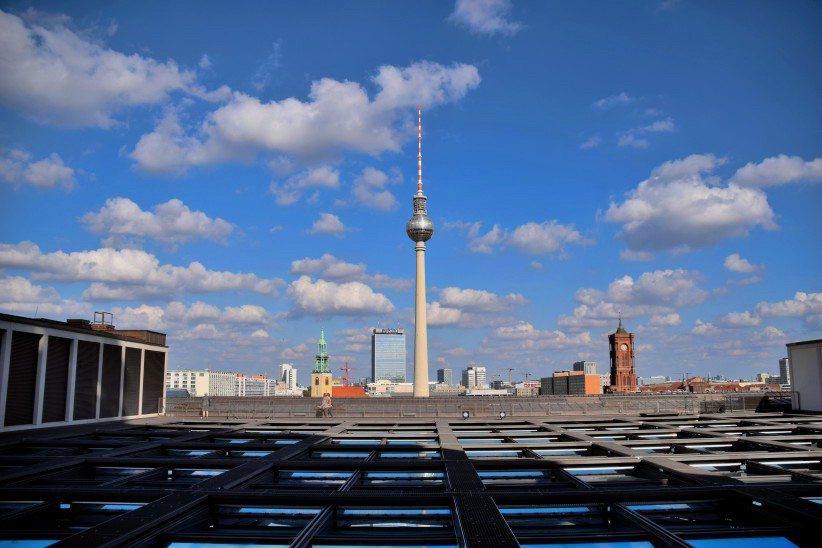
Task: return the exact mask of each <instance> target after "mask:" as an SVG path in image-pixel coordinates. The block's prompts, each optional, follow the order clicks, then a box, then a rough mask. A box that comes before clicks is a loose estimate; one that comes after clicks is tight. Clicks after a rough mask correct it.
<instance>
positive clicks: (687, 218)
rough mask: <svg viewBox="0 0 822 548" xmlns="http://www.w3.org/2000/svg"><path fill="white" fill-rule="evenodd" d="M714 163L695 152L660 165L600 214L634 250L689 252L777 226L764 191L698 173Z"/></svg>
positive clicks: (710, 156)
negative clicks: (721, 182)
mask: <svg viewBox="0 0 822 548" xmlns="http://www.w3.org/2000/svg"><path fill="white" fill-rule="evenodd" d="M717 163H718V162H717V159H716V158H715V157H714V156H713V155H694V156H690V157H688V158H685V159H683V160H680V161H678V163H671V162H669V163H667V164H663V165H662V166H659V167H658V168H656V169H655V170H654V172H653V173H652V175H651V177H650V178H649V179H647V180H645V181H642V182H641V183H640V184H639V186H638V187H637V188H636V189H635V190H633V191H631V192H630V193H628V198H627V199H626V200H625V201H624V202H622V203H621V204H617V203H615V202H611V204H610V207H609V208H608V210H607V212H606V213H605V217H604V219H605V220H606V221H608V222H612V223H619V224H621V225H622V230H621V231H620V232H619V234H618V237H619V238H621V239H623V240H625V242H626V243H627V244H628V247H629V248H630V249H631V250H633V251H656V250H664V249H668V250H671V251H687V250H689V249H693V248H700V247H707V246H710V245H713V244H716V243H717V242H719V241H721V240H723V239H726V238H731V237H735V236H744V235H746V234H747V233H748V232H749V231H750V230H752V229H754V228H756V227H757V226H761V227H763V228H765V229H775V228H777V227H776V224H775V223H774V221H773V211H772V210H771V207H770V205H768V200H767V198H766V197H765V194H764V193H763V192H762V191H760V190H758V189H753V188H742V187H740V186H738V185H736V184H734V183H729V184H728V185H727V186H721V185H716V184H712V183H711V182H709V181H706V180H704V179H703V177H702V176H701V174H700V172H702V171H710V170H711V169H713V167H714V166H715V165H717Z"/></svg>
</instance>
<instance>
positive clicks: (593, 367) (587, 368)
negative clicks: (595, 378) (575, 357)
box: [574, 361, 597, 375]
mask: <svg viewBox="0 0 822 548" xmlns="http://www.w3.org/2000/svg"><path fill="white" fill-rule="evenodd" d="M574 371H582V372H583V373H585V374H586V375H596V374H597V362H589V361H581V362H574Z"/></svg>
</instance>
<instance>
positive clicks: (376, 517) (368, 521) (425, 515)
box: [335, 507, 452, 533]
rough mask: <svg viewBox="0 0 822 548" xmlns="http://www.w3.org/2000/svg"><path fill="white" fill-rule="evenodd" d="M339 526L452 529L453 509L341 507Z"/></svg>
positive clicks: (354, 527) (343, 527) (338, 511)
mask: <svg viewBox="0 0 822 548" xmlns="http://www.w3.org/2000/svg"><path fill="white" fill-rule="evenodd" d="M335 525H336V526H337V527H338V528H341V529H365V530H367V529H379V530H382V529H399V530H407V529H422V530H428V532H430V533H433V532H434V530H440V531H443V530H447V531H449V532H450V531H451V530H452V523H451V510H450V509H448V508H442V507H430V508H419V507H408V508H395V507H392V508H361V507H344V508H340V509H338V510H337V517H336V521H335ZM420 532H422V531H420Z"/></svg>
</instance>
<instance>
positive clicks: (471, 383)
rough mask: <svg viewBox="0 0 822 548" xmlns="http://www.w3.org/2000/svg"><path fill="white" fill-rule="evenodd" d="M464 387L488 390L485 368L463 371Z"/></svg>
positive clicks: (472, 368)
mask: <svg viewBox="0 0 822 548" xmlns="http://www.w3.org/2000/svg"><path fill="white" fill-rule="evenodd" d="M462 385H463V386H464V387H465V388H488V385H487V384H485V368H484V367H469V368H468V369H463V370H462Z"/></svg>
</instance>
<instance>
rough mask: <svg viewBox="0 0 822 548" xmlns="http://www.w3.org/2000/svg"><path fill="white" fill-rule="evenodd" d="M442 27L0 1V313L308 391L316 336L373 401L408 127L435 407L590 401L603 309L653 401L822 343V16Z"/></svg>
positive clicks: (481, 16)
mask: <svg viewBox="0 0 822 548" xmlns="http://www.w3.org/2000/svg"><path fill="white" fill-rule="evenodd" d="M459 4H460V6H461V7H460V8H459V9H457V8H458V7H457V6H456V5H455V4H454V3H450V2H422V3H420V4H419V5H414V6H411V5H401V4H386V5H380V4H373V3H368V4H366V3H358V2H353V3H350V4H347V5H334V4H327V3H319V4H316V5H314V6H312V5H311V4H310V3H308V4H307V3H293V4H292V3H278V4H276V5H269V4H267V3H254V4H249V6H248V9H243V10H234V9H229V7H227V6H221V5H216V6H214V8H213V9H212V10H202V9H199V4H197V3H193V2H179V3H174V4H173V5H165V4H160V3H151V2H148V3H142V4H139V5H110V4H108V3H103V2H88V3H83V4H62V3H52V2H27V1H22V0H21V1H17V2H6V3H4V5H3V7H2V11H0V31H1V32H0V46H2V48H3V50H4V51H5V52H7V53H8V55H6V56H5V57H4V58H3V60H2V61H0V74H2V76H3V78H0V127H2V131H0V192H1V193H2V197H3V203H4V205H5V207H3V209H2V211H3V217H4V221H3V225H2V226H3V238H2V239H0V311H2V312H7V313H10V314H19V315H22V316H28V317H35V316H36V317H46V318H52V319H56V320H65V319H66V318H74V317H81V318H91V316H92V314H93V312H94V311H97V310H106V311H111V312H113V314H114V323H115V324H116V325H117V327H118V328H129V327H133V328H143V329H152V330H156V331H161V332H164V333H168V341H169V345H170V347H171V352H170V354H169V356H170V359H169V367H170V368H171V369H204V368H210V369H214V370H223V371H253V372H255V373H262V374H267V375H269V377H275V376H276V375H277V368H278V366H279V365H280V364H281V363H283V362H289V363H293V364H294V366H295V368H296V369H297V370H298V371H299V375H300V378H299V379H298V380H299V382H300V384H302V385H305V386H307V385H308V384H309V374H310V372H311V369H312V365H313V362H314V357H315V356H314V354H315V349H316V343H317V338H316V333H318V331H319V329H320V328H321V327H322V326H325V333H326V337H327V343H328V353H329V365H330V368H331V371H332V372H334V374H335V375H336V374H337V371H338V368H339V367H340V366H342V365H343V364H344V363H345V362H346V361H347V362H349V363H350V364H351V366H352V367H356V368H357V369H358V371H360V372H363V371H366V370H368V369H369V365H370V360H371V358H370V352H371V349H370V344H369V343H370V336H371V329H372V328H374V327H379V326H381V325H384V326H394V325H404V326H407V328H408V329H409V330H410V328H411V327H412V324H413V321H414V287H413V286H414V278H413V276H412V275H411V273H412V269H413V264H414V263H413V259H412V258H411V252H410V250H409V242H408V239H407V236H406V235H404V234H403V226H405V223H406V221H407V220H408V210H407V206H408V202H407V200H408V199H409V197H410V196H411V195H413V192H414V190H415V184H414V179H415V178H416V177H415V169H416V168H415V166H414V156H416V155H417V151H416V150H415V148H416V147H415V146H414V145H415V143H414V134H415V133H416V132H417V128H416V127H415V126H416V120H415V117H416V116H417V112H416V109H417V106H418V105H421V106H422V108H423V110H425V113H426V128H425V130H426V135H425V140H426V181H425V184H426V187H427V191H428V192H429V193H430V194H432V195H434V196H435V201H434V202H432V204H433V206H434V207H433V209H431V208H429V215H430V216H431V219H432V220H433V222H434V223H435V224H436V226H437V238H436V239H435V245H433V246H429V248H428V250H427V251H428V252H427V255H428V256H427V257H426V258H427V265H426V267H427V272H426V274H427V291H428V306H427V316H428V326H429V328H428V354H429V368H428V369H429V379H430V380H434V379H435V378H436V377H435V372H436V370H437V369H440V368H449V369H452V370H454V371H461V370H463V369H465V368H466V367H468V366H469V365H476V366H481V367H485V368H487V371H488V378H489V379H490V378H491V375H492V374H500V375H502V377H501V378H507V374H506V373H504V371H505V368H507V367H514V368H515V369H517V370H518V371H519V372H520V376H521V374H522V372H523V371H524V370H525V369H526V368H527V369H528V370H529V371H530V372H531V374H532V376H534V377H539V376H540V375H543V374H547V373H550V372H553V371H555V370H563V369H570V368H571V367H572V365H573V363H574V362H577V361H583V360H591V361H596V362H597V363H598V364H599V366H600V368H601V369H600V372H604V367H605V365H606V364H607V363H608V335H609V334H610V333H613V331H614V329H615V328H616V326H617V317H618V312H619V311H621V312H622V316H623V321H624V324H625V328H626V329H627V330H628V331H630V332H632V333H635V334H636V374H637V376H642V377H648V376H651V375H668V376H671V377H672V378H674V379H677V378H679V377H681V375H682V372H683V371H687V372H689V374H690V375H691V376H695V375H702V376H706V375H707V374H708V373H712V374H714V375H717V374H723V375H725V376H728V377H732V378H740V377H745V378H750V377H752V376H753V375H754V374H755V373H757V372H761V371H767V372H775V371H777V370H778V368H779V363H778V362H779V359H780V358H784V357H786V355H787V353H786V350H785V343H787V342H791V341H798V340H809V339H818V338H820V332H822V287H820V283H822V280H820V278H819V274H818V273H819V271H820V267H822V248H820V246H819V245H818V238H819V235H820V234H822V220H820V218H819V216H818V204H819V203H822V185H820V184H819V183H820V181H822V138H820V136H819V132H818V129H817V128H818V127H820V124H822V104H820V102H819V99H818V98H819V97H820V96H822V76H820V74H819V71H818V70H817V67H818V66H820V65H822V44H821V43H820V33H819V31H818V29H819V28H820V24H822V6H820V5H819V4H818V3H812V2H796V3H794V4H792V6H791V9H789V10H787V9H785V8H784V5H783V4H781V3H778V2H759V3H756V4H751V3H746V2H723V3H706V4H701V3H691V2H659V3H653V2H648V3H644V4H635V5H632V4H626V5H620V4H614V3H611V2H593V3H590V4H588V5H584V6H583V5H574V4H558V5H553V4H551V5H548V4H544V3H541V2H516V1H515V2H505V1H499V2H486V3H480V4H477V3H472V2H468V1H466V2H459ZM483 6H484V7H485V9H482V8H483ZM308 14H310V15H311V17H308ZM183 28H185V29H186V32H185V33H181V32H180V29H183ZM351 36H361V37H367V39H363V40H360V41H357V40H351V39H350V37H351ZM695 36H698V37H700V38H699V40H694V37H695ZM409 334H410V331H409ZM408 355H409V363H408V364H407V369H406V375H407V379H411V378H413V362H412V361H411V360H410V357H411V355H412V352H410V351H409V352H408Z"/></svg>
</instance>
